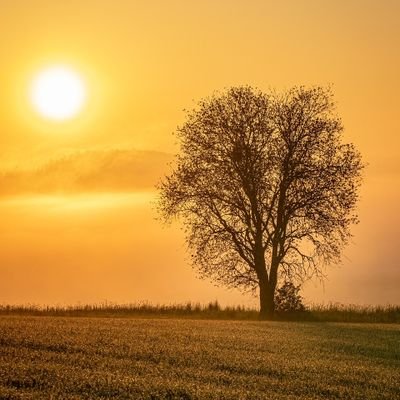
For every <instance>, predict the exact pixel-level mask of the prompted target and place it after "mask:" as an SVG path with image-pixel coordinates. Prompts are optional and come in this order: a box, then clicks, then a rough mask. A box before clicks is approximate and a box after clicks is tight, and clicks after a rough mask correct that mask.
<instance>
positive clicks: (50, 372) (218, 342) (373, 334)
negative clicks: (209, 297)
mask: <svg viewBox="0 0 400 400" xmlns="http://www.w3.org/2000/svg"><path fill="white" fill-rule="evenodd" d="M399 368H400V326H399V325H390V324H385V325H382V324H350V323H348V324H341V323H339V324H338V323H312V322H259V321H218V320H207V321H206V320H188V319H132V318H94V317H92V318H84V317H82V318H71V317H67V318H66V317H46V318H43V317H29V316H23V317H21V316H2V317H0V399H113V398H114V399H300V400H302V399H360V400H368V399H379V400H383V399H387V400H393V399H396V398H400V386H399V384H398V371H399Z"/></svg>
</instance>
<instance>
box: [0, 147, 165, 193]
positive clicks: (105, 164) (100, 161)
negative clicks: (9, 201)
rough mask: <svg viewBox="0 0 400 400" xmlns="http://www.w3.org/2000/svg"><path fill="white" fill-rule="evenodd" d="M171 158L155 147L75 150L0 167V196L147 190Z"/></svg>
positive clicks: (156, 180) (154, 182) (155, 181)
mask: <svg viewBox="0 0 400 400" xmlns="http://www.w3.org/2000/svg"><path fill="white" fill-rule="evenodd" d="M171 160H172V155H171V154H168V153H163V152H157V151H139V150H102V151H81V152H76V153H73V154H72V155H69V156H65V157H62V158H58V159H55V160H52V161H49V162H47V163H45V164H43V165H42V166H40V167H38V168H35V169H21V170H20V169H14V170H11V171H3V172H1V171H0V196H17V195H24V194H51V193H82V192H83V193H84V192H131V191H140V190H149V189H152V188H154V185H155V184H156V183H157V182H158V180H159V179H160V178H161V177H162V176H163V175H164V174H165V173H166V171H167V166H168V163H169V162H170V161H171Z"/></svg>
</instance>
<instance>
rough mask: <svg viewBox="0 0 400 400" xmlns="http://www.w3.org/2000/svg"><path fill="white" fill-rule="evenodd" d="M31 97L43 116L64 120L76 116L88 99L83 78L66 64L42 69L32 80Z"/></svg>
mask: <svg viewBox="0 0 400 400" xmlns="http://www.w3.org/2000/svg"><path fill="white" fill-rule="evenodd" d="M30 98H31V101H32V104H33V106H34V108H35V110H36V111H37V112H38V113H39V114H41V115H42V116H43V117H46V118H49V119H52V120H56V121H64V120H67V119H70V118H73V117H74V116H76V115H77V114H78V113H79V111H81V109H82V107H83V106H84V103H85V100H86V88H85V84H84V82H83V80H82V78H81V77H80V76H79V75H78V74H77V73H76V72H75V71H74V70H72V69H70V68H68V67H65V66H54V67H50V68H47V69H45V70H43V71H41V72H40V73H39V74H38V75H37V76H36V78H35V79H34V81H33V82H32V86H31V91H30Z"/></svg>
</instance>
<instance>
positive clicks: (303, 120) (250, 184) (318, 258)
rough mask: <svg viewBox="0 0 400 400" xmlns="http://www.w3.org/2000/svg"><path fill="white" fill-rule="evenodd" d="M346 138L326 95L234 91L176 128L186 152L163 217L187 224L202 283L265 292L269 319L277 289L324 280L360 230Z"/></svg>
mask: <svg viewBox="0 0 400 400" xmlns="http://www.w3.org/2000/svg"><path fill="white" fill-rule="evenodd" d="M342 131H343V127H342V124H341V121H340V119H339V118H338V117H337V115H336V114H335V106H334V102H333V96H332V93H331V90H330V89H329V88H322V87H313V88H304V87H295V88H293V89H291V90H289V91H287V92H285V93H283V94H277V93H275V92H270V93H262V92H260V91H258V90H256V89H253V88H251V87H248V86H245V87H233V88H231V89H229V90H227V91H226V92H224V93H222V94H217V95H214V96H213V97H211V98H207V99H205V100H202V101H200V102H199V104H198V107H197V108H196V109H194V110H192V111H190V112H188V114H187V120H186V122H185V124H184V125H183V126H182V127H180V128H178V137H179V139H180V144H181V152H180V154H179V155H177V157H176V165H175V169H174V170H173V172H172V173H171V174H170V175H169V176H167V177H165V178H164V180H162V182H161V183H160V185H159V191H160V199H159V210H160V212H161V215H162V216H163V217H164V218H165V219H166V220H170V219H171V218H172V217H175V216H176V217H181V219H182V220H183V223H184V226H185V232H186V236H187V242H188V246H189V249H190V251H191V254H192V262H193V266H194V267H195V268H196V269H198V271H199V272H200V274H201V276H202V277H208V278H211V279H213V280H214V281H216V282H217V283H222V284H224V285H228V286H229V287H236V288H241V289H244V290H249V289H250V290H257V289H258V290H259V296H260V313H261V316H262V317H264V318H270V317H272V315H273V313H274V308H275V304H274V293H275V288H276V285H277V282H278V280H279V279H292V280H294V279H300V280H301V279H305V278H307V277H310V276H312V275H318V276H321V274H322V271H323V266H324V265H326V264H331V263H335V262H338V261H339V260H340V253H341V250H342V248H343V246H344V245H345V244H346V243H347V241H348V239H349V238H350V236H351V235H350V231H349V228H350V225H351V224H352V223H356V222H357V215H356V214H355V206H356V201H357V190H358V188H359V186H360V183H361V170H362V168H363V165H362V162H361V157H360V154H359V152H358V151H357V150H356V149H355V148H354V146H353V145H352V144H344V143H342V138H341V135H342Z"/></svg>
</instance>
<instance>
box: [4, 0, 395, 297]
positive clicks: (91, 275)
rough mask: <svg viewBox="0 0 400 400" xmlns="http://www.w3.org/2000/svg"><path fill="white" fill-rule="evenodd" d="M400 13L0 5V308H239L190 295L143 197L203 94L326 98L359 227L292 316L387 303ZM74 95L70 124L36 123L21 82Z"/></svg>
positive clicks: (180, 244)
mask: <svg viewBox="0 0 400 400" xmlns="http://www.w3.org/2000/svg"><path fill="white" fill-rule="evenodd" d="M399 16H400V2H399V1H396V0H393V1H390V0H386V1H378V0H376V1H367V0H363V1H351V0H346V1H344V0H343V1H341V0H339V1H311V0H310V1H299V0H297V1H294V0H293V1H284V2H272V1H271V2H269V1H261V0H260V1H255V0H253V1H244V0H243V1H239V0H229V1H223V0H221V1H211V0H210V1H205V0H201V1H200V0H199V1H195V0H191V1H188V0H181V1H172V0H169V1H161V0H160V1H135V0H126V1H124V0H119V1H111V0H93V1H90V0H86V1H81V0H70V1H68V2H65V1H61V0H60V1H57V0H56V1H55V0H43V1H39V0H30V1H27V0H1V2H0V59H1V63H0V80H1V91H0V221H1V222H0V302H2V303H27V302H30V303H51V304H55V303H58V304H65V303H76V302H78V301H80V302H99V301H103V300H108V301H115V302H134V301H143V300H147V301H151V302H182V301H187V300H192V301H201V302H205V301H208V300H214V299H216V298H217V299H219V300H220V301H221V302H222V303H223V304H226V303H241V304H252V303H255V304H256V303H257V300H255V299H253V298H251V297H249V296H243V295H241V294H240V293H239V292H235V291H227V290H225V289H223V288H215V287H214V286H213V285H212V283H210V282H206V281H202V280H199V279H198V278H197V277H196V274H195V273H194V272H193V271H192V270H191V268H190V267H189V266H188V263H187V261H188V255H187V253H186V252H185V244H184V241H183V235H182V233H181V232H180V230H179V226H177V225H173V226H172V227H162V226H161V225H160V223H159V222H158V221H156V220H155V217H156V213H155V210H154V184H155V183H156V182H157V180H158V179H159V178H160V177H161V176H162V175H164V174H166V173H167V172H168V168H169V167H168V163H169V162H170V161H171V159H172V154H173V153H174V152H176V151H177V150H178V148H177V143H176V138H175V137H174V136H173V135H172V133H173V131H174V130H175V128H176V126H177V125H179V124H182V123H183V121H184V117H185V114H184V111H183V110H184V109H190V108H192V107H193V106H194V105H195V104H196V101H197V100H199V99H201V98H202V97H204V96H208V95H210V94H211V93H213V91H215V90H221V89H223V88H226V87H229V86H232V85H239V84H250V85H253V86H256V87H258V88H260V89H262V90H267V89H268V88H276V89H278V90H283V89H285V88H289V87H291V86H292V85H296V84H297V85H299V84H304V85H313V84H317V85H327V84H332V85H333V91H334V93H335V97H336V100H337V103H338V112H339V114H340V116H341V117H342V119H343V123H344V125H345V128H346V130H345V140H346V141H351V142H353V143H354V144H355V145H356V146H357V147H358V149H359V150H360V151H361V153H362V154H363V157H364V160H365V162H367V163H368V167H367V169H366V170H365V179H364V184H363V187H362V191H361V201H360V203H359V216H360V220H361V223H360V224H359V225H358V226H356V227H354V229H353V233H354V239H353V243H352V245H350V246H349V247H348V248H347V249H346V251H345V253H344V254H345V257H344V260H343V264H342V265H341V266H340V267H334V268H332V269H327V271H326V272H327V274H328V280H327V281H326V282H325V285H324V286H325V288H323V287H322V286H321V285H320V284H319V283H318V282H310V283H308V284H306V286H305V290H304V295H305V297H306V300H307V301H308V302H313V301H315V302H321V301H324V302H329V301H339V302H344V303H349V302H351V303H360V304H366V303H368V304H372V303H382V304H385V303H397V304H399V303H400V291H399V290H398V288H399V286H400V268H399V256H400V249H399V244H400V243H399V237H400V213H399V209H398V205H399V203H400V118H399V105H400V101H399V93H400V77H399V71H400V51H399V49H400V23H399ZM55 64H64V65H68V66H70V67H71V68H73V69H75V70H76V71H78V73H79V74H81V75H82V77H83V80H84V81H85V82H86V85H87V90H88V102H87V104H86V105H85V107H84V109H83V110H82V112H81V114H80V115H79V116H78V117H77V118H75V119H72V120H71V121H67V122H52V121H49V120H46V119H44V118H43V117H41V116H39V115H37V114H36V113H35V111H34V110H33V107H32V105H31V104H30V101H29V96H28V91H29V87H30V84H31V81H32V79H33V78H34V77H35V74H37V73H38V72H40V71H41V70H42V69H44V68H46V67H48V66H51V65H55Z"/></svg>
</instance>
